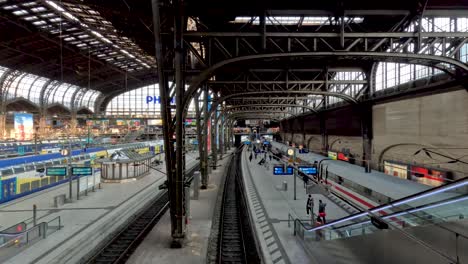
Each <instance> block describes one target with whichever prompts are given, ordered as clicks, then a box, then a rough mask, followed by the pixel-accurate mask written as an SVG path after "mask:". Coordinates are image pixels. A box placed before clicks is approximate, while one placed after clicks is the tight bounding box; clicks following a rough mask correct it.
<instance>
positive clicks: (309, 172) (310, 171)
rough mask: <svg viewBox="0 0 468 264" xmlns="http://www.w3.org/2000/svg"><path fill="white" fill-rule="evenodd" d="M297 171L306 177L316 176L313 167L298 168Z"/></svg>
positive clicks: (315, 170)
mask: <svg viewBox="0 0 468 264" xmlns="http://www.w3.org/2000/svg"><path fill="white" fill-rule="evenodd" d="M299 171H301V172H303V173H305V174H307V175H317V168H316V167H313V166H299Z"/></svg>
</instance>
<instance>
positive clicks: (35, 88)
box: [0, 67, 101, 112]
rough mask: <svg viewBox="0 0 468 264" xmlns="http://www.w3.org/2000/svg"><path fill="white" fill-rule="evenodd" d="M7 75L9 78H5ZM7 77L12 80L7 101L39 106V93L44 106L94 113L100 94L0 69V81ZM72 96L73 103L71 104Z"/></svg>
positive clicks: (23, 73) (3, 68) (71, 85)
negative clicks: (29, 102) (84, 109)
mask: <svg viewBox="0 0 468 264" xmlns="http://www.w3.org/2000/svg"><path fill="white" fill-rule="evenodd" d="M9 74H10V75H11V76H6V75H9ZM7 77H11V78H13V79H12V80H11V82H10V84H9V86H8V87H7V94H6V99H7V100H11V99H16V98H24V99H26V100H29V101H31V102H32V103H34V104H36V105H40V104H41V92H43V94H44V98H43V102H44V103H45V104H46V105H51V104H60V105H63V106H65V107H67V108H68V109H71V108H72V106H74V107H76V108H80V107H87V108H89V109H90V110H91V111H93V112H94V103H95V102H96V99H97V97H98V96H99V95H100V94H101V93H100V92H99V91H95V90H89V89H87V88H83V87H79V86H76V85H73V84H69V83H61V82H59V81H53V80H50V79H47V78H44V77H40V76H37V75H34V74H30V73H25V72H22V73H21V72H20V73H18V72H17V71H16V73H13V72H12V71H9V69H8V68H5V67H0V80H1V79H4V78H7ZM75 94H76V95H75ZM74 95H75V102H72V100H73V96H74Z"/></svg>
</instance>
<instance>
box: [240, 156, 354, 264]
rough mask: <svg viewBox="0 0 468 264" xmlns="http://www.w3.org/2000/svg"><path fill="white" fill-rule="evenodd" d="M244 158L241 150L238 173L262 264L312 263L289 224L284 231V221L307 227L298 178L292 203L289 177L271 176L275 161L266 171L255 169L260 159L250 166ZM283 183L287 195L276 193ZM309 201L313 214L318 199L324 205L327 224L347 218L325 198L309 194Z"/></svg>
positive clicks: (253, 161)
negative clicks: (245, 193)
mask: <svg viewBox="0 0 468 264" xmlns="http://www.w3.org/2000/svg"><path fill="white" fill-rule="evenodd" d="M248 155H250V152H248V151H247V150H244V151H243V155H242V171H243V177H244V183H245V187H246V189H247V194H248V199H249V206H250V210H251V215H252V217H253V219H254V224H255V225H254V226H255V227H256V232H257V237H258V239H259V242H260V244H261V247H262V251H263V258H264V260H265V263H274V264H277V263H312V259H310V258H309V256H308V255H307V253H306V252H305V251H304V249H303V247H302V245H301V244H300V242H299V241H298V240H297V239H296V238H295V237H294V235H293V228H292V226H293V223H292V221H291V222H290V224H291V227H288V219H296V218H299V219H301V220H303V222H306V223H307V222H308V223H311V219H312V217H311V216H310V215H307V213H306V201H307V197H308V196H307V194H306V191H305V188H304V183H303V181H302V180H301V179H300V178H299V177H298V178H296V200H294V192H293V189H294V187H293V186H294V178H293V176H277V175H273V164H275V161H272V162H271V163H270V164H269V168H268V169H267V168H266V166H264V165H262V166H261V165H258V162H259V161H260V157H258V158H257V160H255V159H253V160H252V161H251V162H250V161H249V159H248ZM283 182H286V183H287V185H288V189H287V191H283V190H280V186H281V185H282V184H283ZM312 197H313V199H314V202H315V207H314V208H313V211H314V214H317V213H318V203H319V199H320V200H322V201H323V202H325V203H326V204H327V206H326V213H327V221H332V220H334V219H338V218H342V217H345V216H347V215H348V213H347V212H346V211H345V210H343V209H342V208H340V207H338V206H337V205H336V204H334V203H333V202H331V201H330V200H329V199H328V198H327V197H325V196H323V195H321V194H312ZM290 217H291V218H290Z"/></svg>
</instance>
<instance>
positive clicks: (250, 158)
mask: <svg viewBox="0 0 468 264" xmlns="http://www.w3.org/2000/svg"><path fill="white" fill-rule="evenodd" d="M249 161H250V162H252V153H250V156H249Z"/></svg>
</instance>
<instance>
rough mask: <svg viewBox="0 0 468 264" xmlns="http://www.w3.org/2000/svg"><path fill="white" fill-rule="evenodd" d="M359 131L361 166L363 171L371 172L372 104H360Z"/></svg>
mask: <svg viewBox="0 0 468 264" xmlns="http://www.w3.org/2000/svg"><path fill="white" fill-rule="evenodd" d="M359 107H360V115H361V132H362V157H363V158H362V160H363V161H362V166H364V168H365V172H367V173H370V172H371V161H372V134H373V133H372V105H371V104H363V105H360V106H359Z"/></svg>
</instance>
